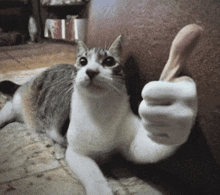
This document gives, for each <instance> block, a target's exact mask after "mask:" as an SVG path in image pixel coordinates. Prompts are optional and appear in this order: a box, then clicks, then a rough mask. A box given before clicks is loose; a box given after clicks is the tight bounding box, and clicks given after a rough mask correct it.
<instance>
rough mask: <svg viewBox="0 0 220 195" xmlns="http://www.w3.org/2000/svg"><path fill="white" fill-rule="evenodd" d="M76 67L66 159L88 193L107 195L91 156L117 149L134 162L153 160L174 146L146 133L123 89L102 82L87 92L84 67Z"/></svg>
mask: <svg viewBox="0 0 220 195" xmlns="http://www.w3.org/2000/svg"><path fill="white" fill-rule="evenodd" d="M88 67H89V66H88ZM80 71H83V73H82V74H81V73H80ZM80 71H79V77H78V76H77V77H78V78H76V87H75V91H74V93H73V96H72V101H71V102H72V105H71V120H70V125H69V129H68V133H67V139H68V143H69V145H68V148H67V151H66V160H67V162H68V164H69V166H70V168H71V169H72V170H73V171H74V172H75V173H76V174H77V176H78V177H79V179H80V180H81V181H82V183H83V184H84V186H85V189H86V193H87V194H88V195H98V194H100V195H110V194H112V192H111V189H110V188H109V186H108V183H107V181H106V179H105V178H104V176H103V174H102V173H101V171H100V169H99V167H98V166H97V164H96V163H95V161H94V160H93V159H99V158H101V157H102V156H103V155H104V156H106V155H108V154H109V153H110V152H112V151H114V150H117V151H120V152H122V153H123V154H124V155H125V156H126V157H127V158H128V159H129V160H131V161H134V162H136V163H148V162H157V161H159V160H161V159H163V158H166V157H167V156H169V155H171V154H172V153H173V152H174V151H175V150H176V148H177V146H165V145H160V144H157V143H155V142H153V141H152V140H151V139H150V138H149V137H148V136H147V131H146V130H145V129H144V127H143V125H142V123H141V120H140V119H139V118H138V117H136V116H135V115H134V114H133V113H132V111H131V109H130V104H129V97H128V96H127V94H126V93H119V92H118V91H117V90H114V89H113V88H111V86H107V85H106V83H104V84H103V85H102V86H101V87H103V89H102V90H97V91H93V92H92V95H89V94H90V89H89V81H88V78H87V76H86V74H84V71H85V70H80ZM82 75H84V77H83V76H82ZM83 78H84V80H83ZM95 79H99V77H98V76H97V78H95ZM94 83H96V81H93V84H94ZM77 86H78V87H77ZM79 86H80V87H79ZM95 93H97V95H96V94H95ZM85 94H87V95H85Z"/></svg>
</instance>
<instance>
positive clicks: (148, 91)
mask: <svg viewBox="0 0 220 195" xmlns="http://www.w3.org/2000/svg"><path fill="white" fill-rule="evenodd" d="M159 83H160V81H151V82H149V83H147V84H146V85H145V86H144V88H143V90H142V93H141V95H142V97H143V98H144V99H145V98H146V97H149V96H151V95H152V94H154V92H155V90H157V88H158V84H159Z"/></svg>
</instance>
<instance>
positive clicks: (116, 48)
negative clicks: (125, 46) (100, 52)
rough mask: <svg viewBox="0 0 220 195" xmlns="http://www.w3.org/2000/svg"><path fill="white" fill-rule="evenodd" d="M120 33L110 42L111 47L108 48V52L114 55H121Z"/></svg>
mask: <svg viewBox="0 0 220 195" xmlns="http://www.w3.org/2000/svg"><path fill="white" fill-rule="evenodd" d="M121 37H122V36H121V35H119V36H118V38H117V39H116V40H115V41H114V43H112V45H111V47H110V48H109V50H108V51H109V52H110V53H111V54H112V55H114V56H118V57H119V56H120V55H121V50H122V47H121Z"/></svg>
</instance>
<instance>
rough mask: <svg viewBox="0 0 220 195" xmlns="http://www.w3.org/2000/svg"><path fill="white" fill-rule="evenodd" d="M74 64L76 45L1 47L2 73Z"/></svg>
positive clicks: (0, 62)
mask: <svg viewBox="0 0 220 195" xmlns="http://www.w3.org/2000/svg"><path fill="white" fill-rule="evenodd" d="M74 62H75V45H74V44H73V45H71V44H67V43H54V42H45V43H36V44H28V45H19V46H6V47H0V73H6V72H9V71H17V70H30V69H34V68H41V67H48V66H51V65H53V64H57V63H69V64H73V63H74Z"/></svg>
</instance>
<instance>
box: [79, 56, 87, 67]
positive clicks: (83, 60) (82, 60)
mask: <svg viewBox="0 0 220 195" xmlns="http://www.w3.org/2000/svg"><path fill="white" fill-rule="evenodd" d="M79 63H80V65H81V66H85V65H86V64H87V63H88V61H87V59H86V58H85V57H81V58H80V59H79Z"/></svg>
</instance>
